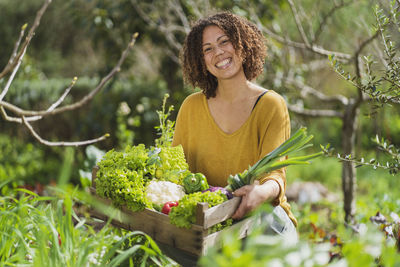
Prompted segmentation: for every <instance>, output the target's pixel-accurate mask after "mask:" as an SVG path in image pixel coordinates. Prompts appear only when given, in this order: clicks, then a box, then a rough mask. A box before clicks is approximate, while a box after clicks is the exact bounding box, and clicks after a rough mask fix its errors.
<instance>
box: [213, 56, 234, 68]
mask: <svg viewBox="0 0 400 267" xmlns="http://www.w3.org/2000/svg"><path fill="white" fill-rule="evenodd" d="M230 62H231V60H230V59H229V58H227V59H224V60H222V61H220V62H218V63H217V64H215V66H217V67H218V68H221V67H224V66H225V65H227V64H229V63H230Z"/></svg>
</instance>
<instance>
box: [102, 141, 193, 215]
mask: <svg viewBox="0 0 400 267" xmlns="http://www.w3.org/2000/svg"><path fill="white" fill-rule="evenodd" d="M98 166H99V170H98V172H97V177H96V191H97V195H99V196H101V197H105V198H109V199H111V200H112V202H113V204H114V205H116V206H122V205H126V206H127V207H128V208H129V209H131V210H133V211H140V210H143V209H144V208H146V207H147V208H153V204H152V202H151V201H149V200H148V199H147V198H146V193H145V189H146V185H147V184H148V183H149V181H150V180H151V178H152V177H154V176H155V174H156V172H157V171H158V172H161V175H160V177H159V179H161V180H172V181H176V182H181V181H182V180H183V177H185V176H186V175H187V174H188V173H190V172H189V170H188V169H187V163H186V160H185V156H184V153H183V149H182V147H181V146H177V147H162V148H152V149H151V150H149V149H146V147H145V146H144V145H143V144H140V145H137V146H132V147H131V146H127V147H126V149H125V150H124V151H123V152H117V151H114V150H110V151H108V152H107V153H106V154H105V155H104V157H103V159H102V160H101V161H100V162H99V163H98ZM171 183H172V182H171ZM180 191H181V195H180V197H182V195H183V194H184V190H183V187H182V189H181V190H180ZM163 194H166V195H167V196H168V195H171V193H170V192H169V190H165V191H163V192H162V194H161V195H163ZM172 200H179V198H173V199H163V200H162V202H160V203H159V204H158V205H160V206H161V205H163V204H164V203H165V202H167V201H172ZM157 203H158V202H157Z"/></svg>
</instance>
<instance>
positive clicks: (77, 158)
mask: <svg viewBox="0 0 400 267" xmlns="http://www.w3.org/2000/svg"><path fill="white" fill-rule="evenodd" d="M272 2H273V3H272ZM300 2H301V4H302V5H303V10H302V12H305V13H308V14H315V16H313V18H312V19H310V20H309V21H308V22H307V23H305V24H304V25H305V29H306V31H308V30H310V29H314V30H316V28H317V25H318V20H320V19H321V18H322V16H323V15H324V14H326V13H327V11H328V10H329V8H330V7H331V5H330V2H331V1H313V0H303V1H300ZM377 2H379V3H381V2H382V1H372V0H368V1H354V4H352V5H350V6H349V8H344V9H341V10H340V11H339V13H338V14H337V15H336V16H334V17H332V18H331V20H330V21H329V23H328V26H329V29H326V30H324V31H322V33H321V35H320V37H319V42H320V43H321V44H322V45H324V46H325V47H327V48H329V49H332V50H338V51H344V52H351V51H352V50H353V49H354V46H355V44H357V42H359V41H360V40H363V39H365V36H368V35H369V34H370V33H371V26H370V25H372V24H373V23H374V17H373V9H372V7H373V5H375V4H376V3H377ZM41 3H42V1H41V0H32V1H12V0H0V36H1V38H0V47H1V51H2V52H1V53H0V66H5V64H6V62H7V60H8V58H9V56H10V54H11V51H12V49H13V45H14V42H15V40H16V39H17V37H18V34H19V30H20V27H21V26H22V25H23V24H24V23H26V22H28V23H30V24H31V23H32V20H33V18H34V15H35V12H36V10H38V8H39V7H40V5H41ZM179 3H181V5H182V6H183V7H184V10H185V12H186V13H187V14H188V15H189V16H193V15H194V10H193V8H192V6H191V5H192V3H196V1H184V0H180V1H179ZM154 4H155V5H156V4H157V5H162V1H160V2H157V1H154ZM249 6H254V10H256V13H257V14H258V16H259V17H260V18H261V22H262V23H264V24H265V25H271V27H273V28H274V30H275V31H277V32H278V33H282V34H284V35H288V36H290V37H291V38H293V39H294V40H300V36H298V34H297V28H296V26H295V23H294V21H293V19H292V17H291V12H290V8H289V6H288V4H287V2H286V1H283V0H280V1H267V0H261V1H255V0H254V1H253V0H249V1H241V0H235V1H225V0H218V1H212V7H213V8H215V9H217V10H226V9H227V10H232V11H234V12H235V13H237V14H240V15H243V16H247V17H249V18H250V19H252V18H251V13H250V10H249V8H248V7H249ZM160 11H161V12H162V10H161V8H160ZM354 14H357V16H355V15H354ZM152 15H153V16H157V14H152ZM368 25H369V26H368ZM134 32H139V34H140V36H139V39H138V40H137V44H136V45H135V47H134V49H133V51H132V53H131V54H130V56H129V57H128V59H127V61H126V62H125V64H124V65H123V66H122V71H121V72H120V73H119V74H118V75H117V77H116V78H114V79H113V80H112V81H110V82H109V83H108V84H107V86H106V87H105V88H104V89H103V91H102V92H101V93H100V94H99V95H98V96H96V97H95V99H94V100H93V101H92V102H91V103H90V104H88V105H87V106H85V107H83V108H81V109H79V110H76V111H73V112H67V113H64V114H60V115H57V116H51V117H47V118H45V119H44V120H42V121H40V122H37V123H35V124H34V127H35V129H37V130H38V132H39V133H40V134H41V135H42V136H43V137H44V138H46V139H49V140H69V141H74V140H83V139H89V138H93V137H97V136H100V135H102V134H104V133H110V134H111V137H110V138H109V139H107V140H106V141H104V142H101V143H98V144H96V146H97V147H98V148H100V149H101V150H104V151H107V150H110V149H112V148H122V147H124V146H125V145H126V144H129V143H131V144H139V143H144V144H145V145H146V146H149V145H154V140H155V138H156V137H157V135H156V131H155V129H154V127H155V126H157V125H158V121H157V119H158V117H157V113H156V110H158V109H159V108H160V107H161V105H162V98H163V96H164V94H165V93H169V95H170V96H171V97H170V100H169V105H174V106H175V109H174V111H173V113H172V115H171V119H172V120H174V119H175V117H176V113H177V111H178V110H179V106H180V103H181V102H182V101H183V99H184V98H185V96H187V95H188V94H190V93H191V92H193V91H194V89H192V88H187V87H186V86H185V85H184V84H183V82H182V76H181V71H180V67H179V65H178V64H177V62H175V61H173V60H172V59H171V57H170V56H169V55H168V53H169V52H168V51H169V50H168V49H170V48H171V47H170V44H169V43H168V41H167V40H166V38H165V36H164V35H163V34H162V32H160V31H159V30H158V29H154V28H152V27H151V26H150V25H148V23H146V22H145V21H143V20H142V19H141V17H140V16H139V14H138V13H137V11H136V10H135V8H133V5H132V3H131V1H128V0H120V1H112V0H89V1H87V0H72V1H62V0H53V3H52V4H51V5H50V7H49V9H48V11H47V12H46V13H45V15H44V17H43V20H42V23H41V26H40V27H39V28H38V30H37V32H36V35H35V37H34V38H33V41H32V44H31V46H30V47H29V49H28V51H27V54H26V56H25V58H24V61H23V64H22V66H21V69H20V71H19V72H18V74H17V77H16V79H15V81H14V83H13V85H12V87H11V88H10V91H9V93H8V94H7V96H6V100H7V101H9V102H12V103H14V104H16V105H18V106H21V107H23V108H27V109H44V108H46V107H48V106H49V105H50V104H51V103H52V102H53V101H54V100H55V99H57V98H58V96H59V95H60V93H61V92H62V91H63V90H64V88H65V87H67V86H68V85H69V83H70V82H71V80H72V78H73V77H74V76H78V82H77V84H76V86H75V87H74V89H73V90H72V92H71V94H70V96H68V98H67V99H66V102H67V103H71V102H72V101H74V100H77V99H79V98H80V97H82V96H83V95H85V94H86V93H88V92H89V91H90V90H91V89H92V88H94V87H95V86H96V84H97V83H98V82H99V80H100V78H101V77H102V76H103V75H104V74H106V73H107V72H108V71H109V70H110V69H111V68H112V67H113V66H114V65H115V63H116V60H117V59H118V58H119V55H120V52H121V51H122V50H123V49H124V47H125V46H126V44H127V42H128V41H129V39H130V36H131V34H132V33H134ZM183 38H184V36H183V35H177V39H178V41H180V42H182V41H183ZM268 47H269V56H268V58H267V64H266V67H265V68H266V70H265V74H264V75H263V77H261V78H260V79H259V80H258V81H257V82H259V83H260V84H262V85H263V86H265V87H266V88H270V89H274V90H276V91H277V92H279V93H281V94H282V95H284V96H285V97H286V98H287V99H291V97H293V88H287V87H284V86H282V81H280V80H279V79H277V78H276V77H279V75H283V74H286V73H287V72H288V71H289V69H288V65H289V64H292V65H295V66H296V68H295V76H296V77H297V78H299V79H302V80H305V81H307V83H308V84H310V85H312V86H314V87H316V88H318V89H319V90H321V91H323V92H324V93H326V94H334V93H342V94H345V95H352V94H354V93H355V92H352V91H351V88H350V86H348V85H347V83H346V82H345V81H343V80H342V79H341V78H340V77H338V75H337V74H335V73H334V72H333V71H331V66H329V65H326V66H325V67H322V68H320V69H317V70H312V69H309V68H307V67H306V66H305V64H304V63H305V62H306V61H307V59H310V57H311V59H312V60H315V61H318V60H321V58H319V57H316V56H313V55H310V54H309V53H307V52H301V53H297V54H296V55H297V56H296V62H294V63H293V62H285V59H286V56H285V55H287V53H289V52H290V51H288V50H287V48H285V47H283V46H282V45H280V44H279V43H276V42H273V41H271V40H269V43H268ZM297 52H298V51H297ZM368 52H371V53H373V52H374V51H373V49H371V50H369V51H368ZM282 59H283V60H282ZM5 83H6V80H4V79H3V80H0V88H2V87H3V86H4V85H5ZM311 101H312V100H311V99H306V100H305V101H304V106H305V107H307V106H308V105H310V102H311ZM121 103H126V104H127V105H128V107H129V112H127V113H121V110H120V107H121ZM375 111H378V112H377V113H375ZM361 113H362V114H361V117H360V121H359V126H360V127H359V132H358V133H357V151H356V152H357V154H358V155H363V156H364V157H366V158H377V159H380V160H382V161H384V160H385V159H386V158H385V155H383V153H381V152H380V151H378V150H377V149H376V146H375V145H374V144H373V143H372V142H371V138H373V137H375V135H376V134H378V135H379V136H382V137H384V138H386V139H388V140H389V141H391V142H392V143H393V144H395V145H397V146H399V144H400V107H399V106H398V105H397V106H396V105H393V106H390V105H387V106H384V107H382V108H380V109H378V110H375V109H373V108H372V106H371V105H368V104H367V105H364V106H363V107H362V112H361ZM290 115H291V121H292V128H293V131H294V130H295V129H297V128H298V127H299V126H300V125H304V126H306V127H307V128H308V132H309V133H311V134H313V135H314V136H315V138H314V140H313V142H314V144H315V147H314V148H313V150H312V151H315V150H318V147H319V144H322V145H326V144H328V143H330V144H331V145H332V146H333V147H336V148H339V147H340V143H341V136H340V130H341V127H342V125H341V121H340V120H339V119H326V118H320V119H309V118H305V117H301V116H296V115H295V114H292V113H291V114H290ZM0 133H1V134H0V183H1V181H4V180H6V179H10V178H11V179H13V180H14V186H18V185H21V184H31V185H35V184H36V183H37V182H39V183H42V184H48V183H50V182H51V181H56V182H57V181H58V182H60V181H70V182H72V183H73V184H79V183H80V174H79V170H83V169H84V170H86V171H88V170H90V166H87V156H86V154H85V148H84V147H81V148H72V149H65V148H49V147H45V146H43V145H41V144H39V143H38V142H36V141H35V140H34V139H33V138H32V137H31V136H30V135H29V133H28V132H27V131H26V130H25V129H24V128H23V127H21V126H20V125H17V124H12V123H10V122H5V121H3V120H1V121H0ZM310 151H311V150H310ZM85 162H86V165H85ZM92 164H93V163H92ZM357 176H358V188H357V191H358V196H359V197H358V199H357V208H358V214H357V216H358V218H357V219H358V220H359V221H360V222H367V221H368V220H369V217H370V216H373V215H375V213H376V212H377V211H381V212H382V213H384V214H386V215H388V214H390V212H395V213H397V214H398V213H399V212H400V208H399V207H400V203H399V201H400V189H399V187H398V186H397V183H398V181H397V180H398V175H397V176H391V175H389V174H388V173H387V172H386V171H382V170H373V169H372V168H369V167H361V168H359V169H358V172H357ZM295 181H319V182H321V183H322V184H324V185H325V186H326V187H328V189H329V190H330V191H331V192H333V193H334V194H337V195H338V196H339V199H341V194H342V193H341V165H340V163H339V162H338V161H337V160H336V159H333V158H320V159H317V160H314V161H313V164H312V165H311V166H310V167H307V168H305V167H303V166H299V167H296V166H291V167H289V168H288V186H290V185H291V183H293V182H295ZM6 190H8V189H6V187H2V193H5V191H6ZM341 207H342V203H341V202H340V201H338V202H337V203H328V202H322V203H317V204H310V205H306V206H298V205H297V204H296V203H293V205H292V208H293V211H294V213H295V215H296V217H297V218H298V219H299V232H300V233H301V235H302V237H305V238H309V237H310V236H312V235H313V232H312V229H311V228H310V223H313V224H315V225H317V226H318V227H323V228H324V229H326V230H327V231H335V229H337V228H338V227H339V225H341V224H342V218H343V214H342V213H343V212H342V210H341ZM357 244H358V243H357ZM355 246H356V245H355Z"/></svg>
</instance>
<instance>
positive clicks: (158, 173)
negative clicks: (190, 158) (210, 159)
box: [147, 145, 190, 184]
mask: <svg viewBox="0 0 400 267" xmlns="http://www.w3.org/2000/svg"><path fill="white" fill-rule="evenodd" d="M147 165H148V166H150V168H149V171H150V174H151V176H152V177H155V178H157V179H159V180H165V181H170V182H173V183H176V184H182V183H183V182H182V180H183V178H184V177H185V176H187V175H188V174H190V171H189V166H188V164H187V162H186V159H185V154H184V152H183V148H182V146H181V145H179V146H174V147H171V146H163V147H151V148H150V150H149V161H148V163H147ZM150 169H151V170H150Z"/></svg>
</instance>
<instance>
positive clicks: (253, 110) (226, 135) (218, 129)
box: [203, 90, 269, 137]
mask: <svg viewBox="0 0 400 267" xmlns="http://www.w3.org/2000/svg"><path fill="white" fill-rule="evenodd" d="M267 92H269V90H267V91H265V92H263V93H262V94H261V95H260V96H259V98H258V99H257V101H256V103H258V101H259V100H260V99H261V98H262V97H263V96H264V95H265V94H266V93H267ZM203 105H204V108H205V110H206V113H207V117H208V119H209V120H210V121H211V123H212V124H213V127H214V128H216V129H217V131H218V132H219V133H220V134H221V135H222V136H225V137H234V136H236V135H238V134H239V133H240V132H242V131H243V129H244V128H246V126H247V125H248V124H249V123H250V121H251V119H252V118H253V117H254V116H255V115H254V114H256V113H257V112H255V110H256V109H257V107H258V106H259V105H254V107H253V109H252V111H251V113H250V116H249V117H248V118H247V119H246V121H245V122H244V123H243V124H242V125H241V126H240V127H239V129H237V130H236V131H234V132H233V133H230V134H229V133H226V132H224V131H223V130H222V129H221V128H220V127H219V126H218V124H217V123H216V122H215V120H214V117H213V116H212V115H211V111H210V108H209V106H208V103H207V98H206V96H205V95H204V94H203Z"/></svg>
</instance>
